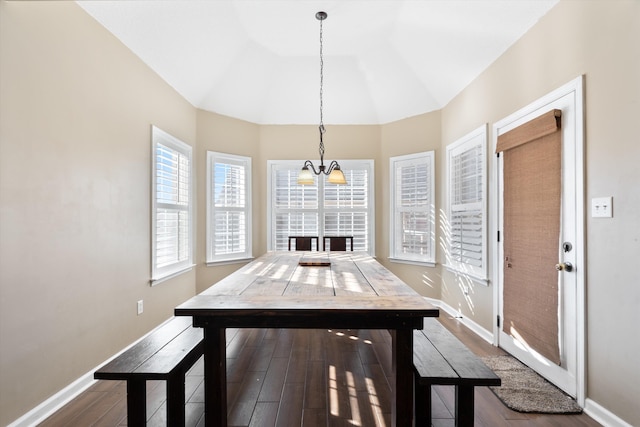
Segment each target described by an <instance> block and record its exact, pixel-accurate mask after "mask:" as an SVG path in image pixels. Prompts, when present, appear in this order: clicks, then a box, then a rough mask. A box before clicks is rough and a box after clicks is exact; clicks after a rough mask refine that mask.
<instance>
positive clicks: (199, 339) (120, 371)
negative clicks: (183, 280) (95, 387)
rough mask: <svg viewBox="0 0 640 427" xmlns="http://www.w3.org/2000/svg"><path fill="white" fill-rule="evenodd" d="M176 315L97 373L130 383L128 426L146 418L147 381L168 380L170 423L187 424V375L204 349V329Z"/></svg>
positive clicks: (99, 376) (103, 377) (99, 378)
mask: <svg viewBox="0 0 640 427" xmlns="http://www.w3.org/2000/svg"><path fill="white" fill-rule="evenodd" d="M191 322H192V320H191V317H175V318H173V319H171V320H170V321H168V322H167V323H165V324H163V325H162V326H161V327H160V328H158V329H156V330H155V331H153V332H152V333H151V334H149V335H147V336H146V337H145V338H143V339H142V340H141V341H139V342H137V343H136V344H134V345H133V347H131V348H129V349H127V350H126V351H125V352H123V353H122V354H120V355H119V356H117V357H116V358H115V359H113V360H111V361H110V362H109V363H107V364H106V365H104V366H103V367H101V368H100V369H98V370H97V371H96V372H94V374H93V377H94V378H95V379H97V380H120V381H126V382H127V425H129V426H144V425H145V424H146V421H147V402H146V393H147V390H146V381H147V380H164V381H166V382H167V425H169V426H184V422H185V420H184V417H185V411H184V402H185V386H184V380H185V374H186V373H187V371H188V370H189V368H190V367H191V366H193V364H194V363H195V362H196V361H197V360H198V359H199V358H200V356H201V355H202V352H203V336H202V329H201V328H194V327H192V326H191Z"/></svg>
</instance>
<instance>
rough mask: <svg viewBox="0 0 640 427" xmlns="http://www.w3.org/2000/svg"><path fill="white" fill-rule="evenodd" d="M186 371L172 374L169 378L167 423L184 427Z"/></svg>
mask: <svg viewBox="0 0 640 427" xmlns="http://www.w3.org/2000/svg"><path fill="white" fill-rule="evenodd" d="M184 398H185V392H184V373H183V372H178V374H176V375H173V376H171V377H170V378H169V379H168V380H167V425H168V426H176V427H184V422H185V420H184V418H185V413H184Z"/></svg>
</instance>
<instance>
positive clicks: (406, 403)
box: [175, 251, 439, 427]
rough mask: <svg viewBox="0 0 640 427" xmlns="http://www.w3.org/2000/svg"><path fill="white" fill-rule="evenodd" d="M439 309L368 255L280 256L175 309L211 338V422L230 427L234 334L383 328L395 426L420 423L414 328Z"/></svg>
mask: <svg viewBox="0 0 640 427" xmlns="http://www.w3.org/2000/svg"><path fill="white" fill-rule="evenodd" d="M438 314H439V311H438V309H437V308H435V307H434V306H432V305H431V304H430V303H428V302H427V301H426V300H425V299H424V298H423V297H422V296H421V295H420V294H418V293H417V292H416V291H415V290H414V289H413V288H411V287H410V286H409V285H407V284H406V283H404V282H403V281H402V280H400V279H399V278H398V277H397V276H395V275H394V274H393V273H391V271H389V270H388V269H387V268H385V267H384V266H383V265H382V264H380V263H379V262H378V261H376V259H375V258H373V257H372V256H370V255H368V254H366V253H360V252H302V251H291V252H281V251H273V252H267V253H266V254H264V255H262V256H260V257H258V258H256V259H254V260H253V261H251V262H249V263H248V264H246V265H244V266H243V267H241V268H240V269H238V270H237V271H235V272H234V273H232V274H230V275H229V276H227V277H225V278H224V279H222V280H220V281H219V282H217V283H216V284H214V285H212V286H211V287H209V288H208V289H207V290H205V291H203V292H201V293H200V294H198V295H195V296H193V297H191V298H190V299H188V300H187V301H185V302H184V303H183V304H181V305H179V306H178V307H176V308H175V315H176V316H191V317H192V319H193V325H194V326H195V327H200V328H203V336H204V350H203V352H204V383H205V384H204V400H205V414H204V415H205V425H206V426H216V427H221V426H226V425H227V381H226V375H227V373H226V333H225V331H226V329H227V328H297V329H302V328H307V329H325V328H326V329H382V330H389V331H390V332H391V337H392V339H391V345H392V365H393V374H392V378H391V382H392V384H391V386H392V391H393V401H392V414H391V418H392V425H393V426H395V427H410V426H412V424H413V413H414V408H413V405H414V401H413V393H414V388H413V377H414V372H413V330H414V329H422V328H423V319H424V317H436V316H438Z"/></svg>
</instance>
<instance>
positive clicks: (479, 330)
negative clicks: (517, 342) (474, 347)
mask: <svg viewBox="0 0 640 427" xmlns="http://www.w3.org/2000/svg"><path fill="white" fill-rule="evenodd" d="M425 299H426V300H427V301H428V302H429V303H430V304H433V305H435V306H436V307H438V308H441V309H443V310H444V311H446V312H447V313H448V314H449V315H451V316H453V317H455V318H457V319H458V320H459V321H460V322H462V324H463V325H465V326H466V327H467V328H469V329H471V330H472V331H473V332H474V333H475V334H476V335H478V336H479V337H480V338H482V339H483V340H485V341H486V342H488V343H489V344H491V345H493V332H491V331H487V330H486V329H485V328H483V327H482V326H480V325H479V324H477V323H476V322H474V321H473V320H471V319H469V318H468V317H464V316H463V315H462V313H460V312H459V311H458V310H456V309H454V308H453V307H451V306H450V305H448V304H447V303H445V302H443V301H440V300H437V299H432V298H426V297H425Z"/></svg>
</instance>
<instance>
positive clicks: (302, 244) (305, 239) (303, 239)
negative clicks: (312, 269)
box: [289, 236, 320, 251]
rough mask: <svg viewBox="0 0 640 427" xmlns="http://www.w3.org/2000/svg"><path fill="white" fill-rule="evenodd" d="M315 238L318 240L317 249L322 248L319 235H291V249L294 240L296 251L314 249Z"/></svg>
mask: <svg viewBox="0 0 640 427" xmlns="http://www.w3.org/2000/svg"><path fill="white" fill-rule="evenodd" d="M314 240H315V241H316V251H317V250H320V246H319V244H318V236H289V250H291V241H294V242H295V248H294V249H293V250H294V251H312V250H313V245H312V243H313V241H314Z"/></svg>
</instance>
